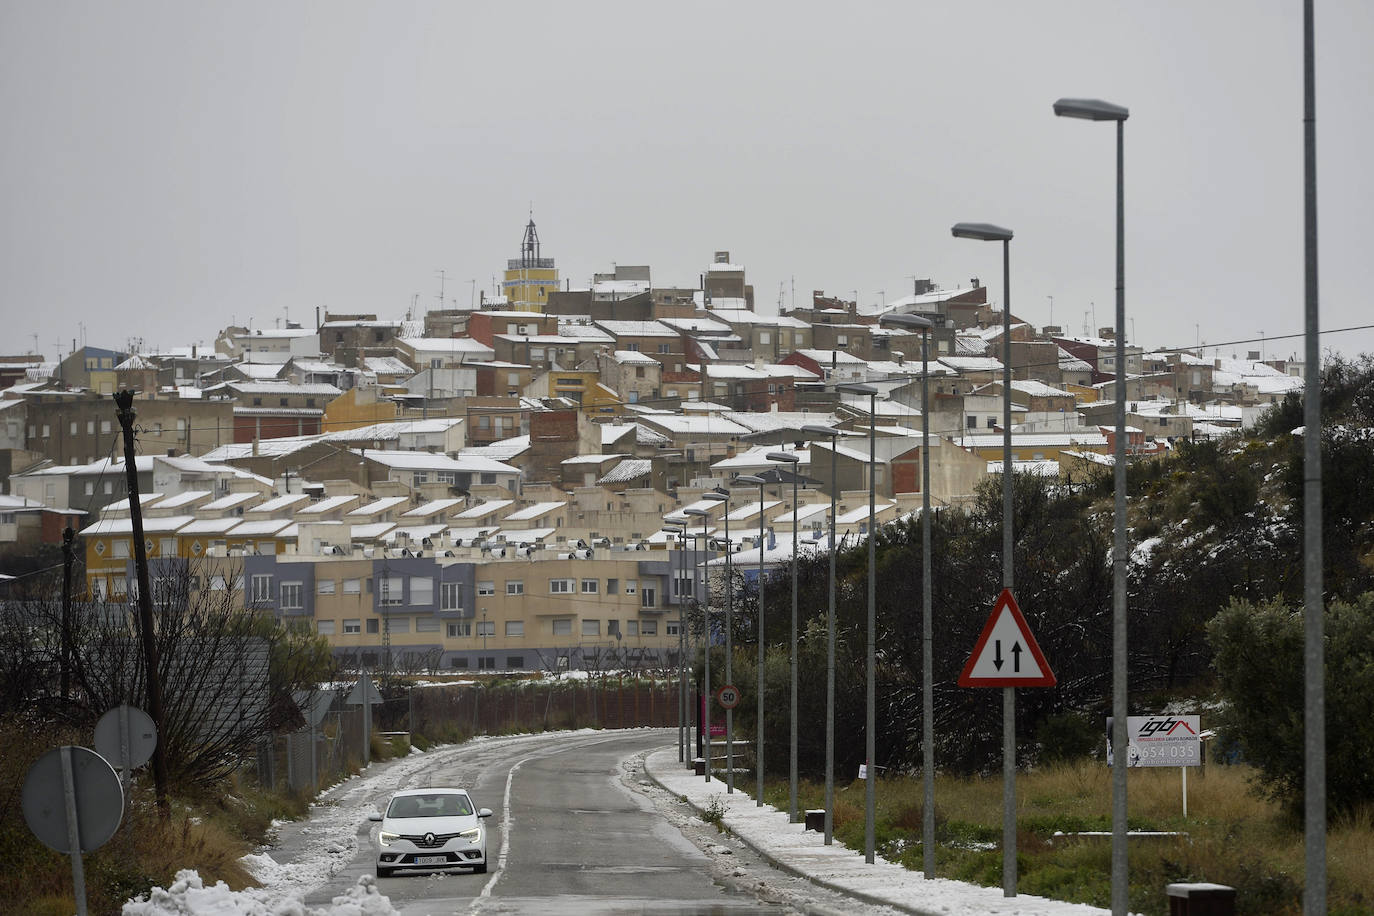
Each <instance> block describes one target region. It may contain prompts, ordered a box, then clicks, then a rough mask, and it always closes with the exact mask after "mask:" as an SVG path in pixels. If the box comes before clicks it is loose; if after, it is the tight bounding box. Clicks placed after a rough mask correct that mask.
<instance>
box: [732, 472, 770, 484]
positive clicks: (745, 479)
mask: <svg viewBox="0 0 1374 916" xmlns="http://www.w3.org/2000/svg"><path fill="white" fill-rule="evenodd" d="M735 483H743V484H748V485H749V486H751V487H761V486H763V485H764V484H766V483H768V481H766V480H764V479H763V478H762V477H759V476H757V475H755V474H741V475H739V476H738V477H736V478H735Z"/></svg>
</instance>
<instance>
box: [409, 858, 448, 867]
mask: <svg viewBox="0 0 1374 916" xmlns="http://www.w3.org/2000/svg"><path fill="white" fill-rule="evenodd" d="M415 864H416V865H447V864H448V856H416V857H415Z"/></svg>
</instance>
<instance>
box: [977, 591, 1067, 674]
mask: <svg viewBox="0 0 1374 916" xmlns="http://www.w3.org/2000/svg"><path fill="white" fill-rule="evenodd" d="M1003 644H1005V645H1006V647H1007V649H1006V651H1003ZM1008 655H1010V658H1008ZM1023 661H1024V662H1025V665H1024V667H1023V666H1022V662H1023ZM1007 662H1011V665H1010V667H1008V665H1007ZM1054 684H1055V677H1054V672H1053V671H1051V670H1050V666H1049V664H1048V663H1047V662H1046V661H1045V656H1044V654H1043V653H1042V652H1041V651H1040V646H1039V645H1038V644H1037V643H1036V641H1035V637H1034V636H1033V635H1032V634H1031V631H1030V627H1029V626H1028V625H1027V624H1026V619H1025V617H1024V616H1022V614H1021V609H1020V608H1019V607H1017V606H1016V598H1015V597H1014V596H1013V595H1012V593H1011V590H1010V589H1004V590H1003V591H1002V594H1001V595H999V596H998V598H997V603H996V604H995V605H994V607H993V611H992V614H991V615H990V616H989V617H988V619H987V622H986V623H985V624H984V625H983V630H982V632H981V633H980V634H979V636H978V641H977V643H976V644H975V645H974V647H973V652H972V654H971V655H970V656H969V659H968V662H967V663H966V664H965V665H964V670H963V672H962V673H961V674H960V675H959V686H960V687H1053V686H1054Z"/></svg>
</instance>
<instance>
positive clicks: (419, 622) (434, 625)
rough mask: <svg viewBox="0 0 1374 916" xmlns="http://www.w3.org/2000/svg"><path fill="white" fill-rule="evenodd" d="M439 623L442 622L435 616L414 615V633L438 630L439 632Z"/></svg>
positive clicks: (436, 631)
mask: <svg viewBox="0 0 1374 916" xmlns="http://www.w3.org/2000/svg"><path fill="white" fill-rule="evenodd" d="M441 625H442V623H441V621H440V620H439V618H437V617H416V618H415V632H416V633H438V632H439V628H440V626H441Z"/></svg>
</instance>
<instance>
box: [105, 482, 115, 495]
mask: <svg viewBox="0 0 1374 916" xmlns="http://www.w3.org/2000/svg"><path fill="white" fill-rule="evenodd" d="M105 495H106V496H113V495H114V481H113V480H107V481H105Z"/></svg>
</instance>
